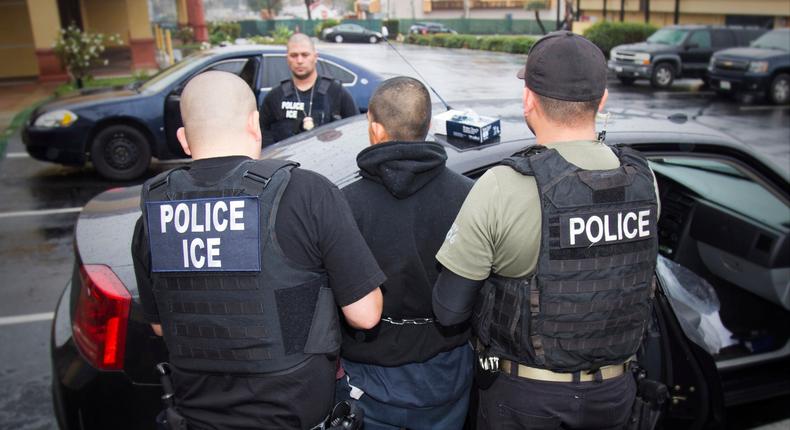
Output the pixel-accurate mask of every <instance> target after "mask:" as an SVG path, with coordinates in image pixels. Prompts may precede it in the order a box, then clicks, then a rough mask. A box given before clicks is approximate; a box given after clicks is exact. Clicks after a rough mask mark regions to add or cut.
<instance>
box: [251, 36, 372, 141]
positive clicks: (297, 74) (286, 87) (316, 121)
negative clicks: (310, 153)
mask: <svg viewBox="0 0 790 430" xmlns="http://www.w3.org/2000/svg"><path fill="white" fill-rule="evenodd" d="M286 58H287V61H288V68H289V69H291V78H290V79H286V80H284V81H282V82H281V83H280V85H279V86H277V87H275V88H272V90H271V91H270V92H269V94H266V97H265V98H264V99H263V109H262V112H261V125H262V128H263V145H264V146H266V145H270V144H272V143H275V142H279V141H281V140H283V139H285V138H288V137H291V136H294V135H297V134H299V133H301V132H303V131H309V130H312V129H313V128H315V127H318V126H319V125H323V124H327V123H330V122H332V121H335V120H339V119H341V118H347V117H349V116H353V115H357V114H358V113H359V110H358V109H357V105H356V104H355V103H354V98H353V97H351V94H350V93H349V92H348V91H347V90H346V89H345V88H343V84H341V83H340V81H338V80H336V79H332V78H330V77H327V76H320V75H319V74H318V70H317V69H316V62H317V61H318V53H316V50H315V45H314V44H313V40H312V39H310V37H308V36H306V35H304V34H302V33H297V34H294V35H293V36H291V38H290V39H288V45H287V51H286Z"/></svg>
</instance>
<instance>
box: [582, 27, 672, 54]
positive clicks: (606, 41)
mask: <svg viewBox="0 0 790 430" xmlns="http://www.w3.org/2000/svg"><path fill="white" fill-rule="evenodd" d="M655 31H656V27H654V26H652V25H650V24H640V23H635V22H608V21H602V22H598V23H595V24H593V25H592V26H591V27H590V28H588V29H587V30H585V31H584V37H586V38H588V39H590V41H592V43H594V44H595V45H596V46H598V47H599V48H601V51H603V53H604V55H605V56H606V58H609V51H611V49H612V48H614V47H615V46H617V45H623V44H626V43H636V42H642V41H644V40H645V39H647V38H648V37H649V36H650V35H651V34H653V33H654V32H655Z"/></svg>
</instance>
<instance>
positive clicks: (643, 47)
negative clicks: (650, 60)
mask: <svg viewBox="0 0 790 430" xmlns="http://www.w3.org/2000/svg"><path fill="white" fill-rule="evenodd" d="M676 48H677V47H675V46H672V45H664V44H662V43H650V42H640V43H631V44H628V45H619V46H617V47H615V48H614V49H615V50H616V51H618V52H623V51H625V52H646V53H648V54H654V53H657V52H664V51H675V50H676Z"/></svg>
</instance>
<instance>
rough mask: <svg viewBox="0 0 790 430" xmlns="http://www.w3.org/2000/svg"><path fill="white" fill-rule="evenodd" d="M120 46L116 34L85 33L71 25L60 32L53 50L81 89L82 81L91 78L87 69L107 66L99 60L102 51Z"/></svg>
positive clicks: (103, 61) (118, 37)
mask: <svg viewBox="0 0 790 430" xmlns="http://www.w3.org/2000/svg"><path fill="white" fill-rule="evenodd" d="M120 44H121V37H120V36H118V35H117V34H110V35H105V34H102V33H86V32H83V31H82V30H81V29H80V28H79V27H77V26H76V25H75V24H74V23H72V24H70V25H69V26H68V27H66V28H64V29H61V30H60V33H58V38H57V39H56V40H55V45H54V49H55V55H57V56H58V58H59V59H60V63H61V64H63V66H64V67H66V70H68V72H69V75H70V76H71V79H72V81H74V84H75V86H76V87H77V88H82V87H83V84H84V81H85V80H86V79H90V78H91V75H90V72H89V69H90V68H91V67H92V66H96V65H99V64H102V65H105V66H106V65H107V60H106V59H105V60H103V59H102V58H101V54H102V53H103V52H104V50H105V49H106V48H107V47H108V46H110V45H120Z"/></svg>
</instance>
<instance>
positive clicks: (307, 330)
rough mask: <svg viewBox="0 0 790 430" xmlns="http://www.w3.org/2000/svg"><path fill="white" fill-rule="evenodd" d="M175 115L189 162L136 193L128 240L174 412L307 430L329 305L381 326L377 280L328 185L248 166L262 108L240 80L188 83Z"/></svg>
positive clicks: (209, 77) (237, 424)
mask: <svg viewBox="0 0 790 430" xmlns="http://www.w3.org/2000/svg"><path fill="white" fill-rule="evenodd" d="M181 113H182V117H183V121H184V127H182V128H180V129H179V130H178V132H177V136H178V139H179V141H180V142H181V145H182V148H183V149H184V152H186V153H187V154H189V155H191V156H192V158H193V159H194V162H193V163H192V164H191V166H188V167H181V168H177V169H174V170H171V171H168V172H165V173H163V174H161V175H159V176H156V177H154V178H152V179H150V180H148V181H147V182H146V183H145V184H144V185H143V189H142V199H141V207H142V212H143V214H142V217H141V220H140V221H139V222H138V223H137V226H136V229H135V236H134V241H133V245H132V246H133V248H132V252H133V257H134V258H133V259H134V263H135V274H136V276H137V282H138V289H139V292H140V300H141V302H142V305H143V310H144V314H145V316H146V318H147V319H148V321H149V322H150V323H151V325H152V327H153V330H154V332H155V333H156V334H158V335H160V336H164V341H165V344H166V345H167V348H168V351H169V357H170V364H171V367H172V381H173V385H174V390H175V392H174V394H175V395H174V398H175V409H176V411H177V412H178V414H180V415H181V416H182V417H183V418H184V419H185V421H186V423H187V424H188V427H189V429H253V428H254V429H261V428H294V429H305V428H311V427H313V426H315V425H317V424H319V423H320V422H321V421H322V420H323V419H324V418H325V417H326V415H327V414H328V413H329V411H330V409H331V407H332V403H333V397H334V385H335V370H336V354H337V352H338V349H339V346H340V345H339V344H340V332H339V323H338V316H337V307H336V306H338V305H339V306H340V307H341V309H342V313H343V315H344V316H345V319H346V321H348V322H349V323H350V324H351V325H353V326H356V327H359V328H370V327H373V326H375V325H376V323H377V322H378V320H379V317H380V314H381V292H380V290H379V288H378V286H379V285H380V284H381V283H382V282H383V281H384V279H385V277H384V275H383V273H382V272H381V270H380V269H379V268H378V265H377V264H376V262H375V259H374V257H373V256H372V255H371V253H370V250H369V249H368V247H367V246H366V245H365V242H364V239H363V238H362V237H361V235H360V234H359V230H358V229H357V227H356V225H355V224H354V220H353V217H352V215H351V212H350V210H349V208H348V204H347V203H346V202H345V200H344V198H343V196H342V194H341V193H340V191H339V190H338V189H337V188H336V187H335V186H334V185H332V184H331V183H330V182H329V181H328V180H326V179H325V178H324V177H322V176H320V175H318V174H316V173H312V172H310V171H307V170H302V169H299V168H298V167H297V165H296V163H293V162H289V161H283V160H260V161H256V159H257V157H258V156H259V154H260V140H261V134H260V123H259V119H258V112H257V110H256V106H255V98H254V96H253V95H252V93H251V92H250V90H249V87H247V86H246V84H245V83H244V82H243V81H242V80H241V79H239V78H238V77H236V76H235V75H232V74H229V73H225V72H207V73H204V74H201V75H199V76H197V77H195V78H194V79H192V80H191V81H190V82H189V84H188V85H187V86H186V88H185V89H184V92H183V94H182V96H181ZM168 411H170V408H168ZM170 412H172V411H170ZM169 415H170V414H169ZM169 415H168V416H169Z"/></svg>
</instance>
